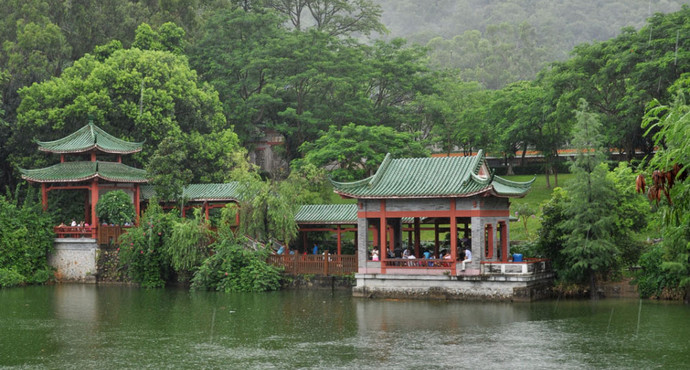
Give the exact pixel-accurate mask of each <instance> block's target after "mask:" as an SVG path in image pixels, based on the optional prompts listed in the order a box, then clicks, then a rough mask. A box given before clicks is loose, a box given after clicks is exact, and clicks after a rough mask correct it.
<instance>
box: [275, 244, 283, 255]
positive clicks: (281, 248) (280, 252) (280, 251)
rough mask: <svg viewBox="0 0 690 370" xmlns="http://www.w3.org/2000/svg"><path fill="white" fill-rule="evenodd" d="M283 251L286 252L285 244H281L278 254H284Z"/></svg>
mask: <svg viewBox="0 0 690 370" xmlns="http://www.w3.org/2000/svg"><path fill="white" fill-rule="evenodd" d="M283 253H285V246H282V245H281V246H280V248H278V252H277V254H283Z"/></svg>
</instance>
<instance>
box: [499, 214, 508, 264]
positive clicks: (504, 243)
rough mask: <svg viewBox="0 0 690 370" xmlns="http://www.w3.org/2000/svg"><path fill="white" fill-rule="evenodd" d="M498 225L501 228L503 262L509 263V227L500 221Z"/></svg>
mask: <svg viewBox="0 0 690 370" xmlns="http://www.w3.org/2000/svg"><path fill="white" fill-rule="evenodd" d="M498 224H499V225H500V226H499V227H500V228H501V236H500V237H501V260H502V261H503V262H508V237H507V235H508V225H507V224H506V223H505V222H503V221H500V222H499V223H498Z"/></svg>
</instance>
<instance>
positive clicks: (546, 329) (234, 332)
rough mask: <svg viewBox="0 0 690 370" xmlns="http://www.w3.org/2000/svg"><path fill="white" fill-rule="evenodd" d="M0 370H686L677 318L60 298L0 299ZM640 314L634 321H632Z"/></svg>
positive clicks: (309, 300) (329, 300)
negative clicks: (15, 369)
mask: <svg viewBox="0 0 690 370" xmlns="http://www.w3.org/2000/svg"><path fill="white" fill-rule="evenodd" d="M0 303H1V304H0V366H3V365H4V366H22V367H25V368H45V367H48V368H79V369H81V368H96V367H106V366H107V367H115V368H121V367H129V368H133V367H136V368H139V367H151V368H160V367H175V368H191V367H195V368H198V367H200V366H201V367H211V368H382V367H386V368H430V367H431V368H451V367H452V368H556V367H557V368H592V367H594V368H599V367H607V368H640V367H642V368H649V367H664V368H686V367H687V364H688V363H690V351H688V349H689V348H688V347H689V346H690V345H689V344H688V343H690V330H688V329H690V309H689V308H688V307H687V306H684V305H681V304H674V303H660V302H643V304H642V305H641V306H640V304H639V303H640V302H639V301H636V300H635V301H625V300H604V301H599V302H590V301H560V302H558V301H552V302H537V303H531V304H506V303H476V302H456V301H451V302H439V301H429V302H424V301H404V300H400V301H397V300H368V299H353V298H351V296H350V294H349V292H336V293H335V294H332V293H331V292H329V291H317V292H305V291H286V292H276V293H268V294H219V293H208V292H191V293H190V292H187V291H184V290H175V289H168V290H140V289H134V288H127V287H109V286H100V287H99V286H89V285H64V286H54V287H28V288H19V289H5V290H0ZM638 314H639V318H640V319H639V321H638Z"/></svg>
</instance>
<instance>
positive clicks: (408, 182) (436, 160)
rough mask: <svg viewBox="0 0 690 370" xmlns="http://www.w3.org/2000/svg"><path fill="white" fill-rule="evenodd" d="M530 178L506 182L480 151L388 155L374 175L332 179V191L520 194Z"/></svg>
mask: <svg viewBox="0 0 690 370" xmlns="http://www.w3.org/2000/svg"><path fill="white" fill-rule="evenodd" d="M533 182H534V179H532V180H531V181H528V182H514V181H509V180H506V179H503V178H500V177H498V176H493V175H492V174H491V173H490V171H489V168H488V166H486V163H485V161H484V152H483V151H481V150H480V151H479V152H478V153H477V155H476V156H468V157H432V158H402V159H393V158H391V156H390V154H388V155H386V158H385V159H384V160H383V162H382V163H381V166H380V167H379V169H378V171H376V174H374V176H371V177H369V178H366V179H364V180H360V181H355V182H349V183H342V182H335V181H332V183H333V186H334V188H335V192H336V193H338V194H341V195H343V196H346V197H351V198H370V199H380V198H437V197H444V198H450V197H469V196H473V195H480V194H486V195H494V196H499V197H522V196H524V195H526V194H527V193H528V192H529V190H530V186H531V185H532V183H533Z"/></svg>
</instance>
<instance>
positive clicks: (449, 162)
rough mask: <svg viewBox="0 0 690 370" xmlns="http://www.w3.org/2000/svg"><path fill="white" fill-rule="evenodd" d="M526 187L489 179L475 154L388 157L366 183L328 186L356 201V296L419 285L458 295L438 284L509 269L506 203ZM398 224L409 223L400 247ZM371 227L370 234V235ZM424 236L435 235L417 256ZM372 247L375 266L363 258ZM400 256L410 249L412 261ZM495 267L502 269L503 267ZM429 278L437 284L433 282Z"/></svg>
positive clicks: (481, 154)
mask: <svg viewBox="0 0 690 370" xmlns="http://www.w3.org/2000/svg"><path fill="white" fill-rule="evenodd" d="M533 182H534V179H532V180H531V181H527V182H514V181H509V180H507V179H504V178H501V177H499V176H495V175H494V174H493V172H492V171H491V170H490V169H489V167H488V165H487V163H486V160H485V157H484V152H483V151H481V150H480V151H479V152H478V153H477V154H476V155H475V156H466V157H432V158H405V159H394V158H392V157H391V156H390V154H388V155H387V156H386V158H385V159H384V160H383V162H382V163H381V166H380V167H379V169H378V170H377V172H376V173H375V174H374V175H373V176H371V177H369V178H366V179H363V180H360V181H355V182H349V183H342V182H333V186H334V188H335V192H336V193H337V194H339V195H340V196H342V197H345V198H354V199H356V200H357V229H358V236H357V239H358V240H357V244H358V248H357V254H358V257H357V259H358V263H357V264H358V274H356V278H357V287H356V288H355V294H357V291H358V290H359V293H360V295H362V294H364V295H366V294H368V293H366V292H367V290H368V291H369V293H371V291H375V290H377V289H378V290H379V291H386V290H391V289H392V290H395V289H402V290H405V289H417V288H419V287H421V286H426V285H425V284H427V285H428V286H426V288H424V289H428V288H429V287H434V288H438V287H439V286H443V287H445V288H447V289H450V290H453V289H456V290H457V289H465V288H456V287H458V286H459V285H443V284H446V283H444V282H442V281H441V280H444V281H445V280H449V281H450V280H454V281H456V282H457V281H460V280H465V281H470V280H473V279H474V280H476V279H480V275H484V274H487V273H490V272H491V271H493V270H491V269H490V268H487V267H488V266H490V264H496V265H507V264H510V263H513V261H512V258H511V257H510V256H511V255H510V250H509V249H510V246H509V218H510V202H509V199H510V198H511V197H523V196H525V195H526V194H527V193H528V192H529V190H530V187H531V185H532V183H533ZM404 219H412V220H413V222H412V223H411V224H410V225H411V228H410V229H411V230H410V234H411V236H410V237H409V238H408V241H407V243H405V241H404V240H403V231H404V228H403V223H408V222H407V221H404ZM422 225H425V227H422ZM372 228H373V230H374V232H370V231H369V230H370V229H372ZM430 229H431V230H434V238H435V246H434V250H433V251H432V250H431V249H432V248H431V247H430V246H427V252H429V253H427V254H426V256H424V255H423V254H422V248H423V246H422V245H421V242H420V241H421V232H422V230H430ZM427 233H428V231H427ZM425 235H428V234H425ZM439 235H444V236H445V238H444V239H446V240H447V242H446V243H447V244H446V245H444V246H443V249H445V252H446V254H447V255H449V256H446V258H440V256H439V255H438V254H436V253H438V246H439ZM370 236H371V238H370ZM412 236H413V237H412ZM405 244H407V245H405ZM372 247H373V249H375V250H376V252H378V253H377V254H378V255H379V256H381V257H380V260H378V261H377V260H376V259H378V258H372V257H370V253H372V252H371V251H370V250H371V249H372ZM461 247H468V248H469V249H470V251H471V253H472V258H471V260H468V261H465V262H464V266H463V262H461V258H460V256H461V254H464V253H463V250H464V249H465V248H461ZM404 249H408V250H411V254H412V255H413V256H414V257H415V258H414V259H404V258H401V257H402V256H401V255H400V251H402V250H404ZM425 257H426V258H425ZM462 267H464V268H465V269H464V270H463V269H462ZM517 267H519V268H521V266H517ZM494 268H499V269H503V270H505V267H504V266H499V267H495V266H494ZM422 275H423V276H422ZM415 276H417V277H415ZM433 276H438V278H437V280H439V281H438V282H435V283H432V282H431V280H433V278H431V277H433ZM435 284H436V285H435ZM438 284H441V285H438ZM491 289H493V288H491Z"/></svg>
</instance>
